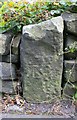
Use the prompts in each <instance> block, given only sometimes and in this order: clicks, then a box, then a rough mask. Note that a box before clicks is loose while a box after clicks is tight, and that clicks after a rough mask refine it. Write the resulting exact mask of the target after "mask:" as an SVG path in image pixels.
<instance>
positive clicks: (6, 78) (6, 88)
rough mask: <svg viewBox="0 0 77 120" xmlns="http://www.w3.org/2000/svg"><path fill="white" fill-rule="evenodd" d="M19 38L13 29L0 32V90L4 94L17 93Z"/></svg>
mask: <svg viewBox="0 0 77 120" xmlns="http://www.w3.org/2000/svg"><path fill="white" fill-rule="evenodd" d="M20 38H21V35H20V34H18V35H17V36H16V37H14V33H13V31H8V32H6V33H4V34H0V83H1V84H2V89H0V92H3V93H6V94H7V93H8V94H16V93H17V89H16V88H17V86H18V84H19V81H18V74H17V72H18V70H19V68H18V64H19V42H20Z"/></svg>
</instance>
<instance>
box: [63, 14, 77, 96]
mask: <svg viewBox="0 0 77 120" xmlns="http://www.w3.org/2000/svg"><path fill="white" fill-rule="evenodd" d="M62 17H63V19H64V24H65V31H64V52H65V54H64V69H63V71H64V75H63V76H64V78H63V79H64V82H65V83H66V84H65V86H64V90H63V95H64V96H65V97H67V98H72V97H73V96H74V94H75V92H76V91H77V13H69V12H65V13H63V15H62Z"/></svg>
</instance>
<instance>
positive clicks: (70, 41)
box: [64, 34, 77, 60]
mask: <svg viewBox="0 0 77 120" xmlns="http://www.w3.org/2000/svg"><path fill="white" fill-rule="evenodd" d="M64 44H65V52H66V53H65V59H66V60H70V59H76V57H77V37H76V36H73V35H70V34H66V38H65V39H64ZM70 48H72V49H75V50H76V51H74V52H68V51H69V50H70ZM66 49H68V50H66Z"/></svg>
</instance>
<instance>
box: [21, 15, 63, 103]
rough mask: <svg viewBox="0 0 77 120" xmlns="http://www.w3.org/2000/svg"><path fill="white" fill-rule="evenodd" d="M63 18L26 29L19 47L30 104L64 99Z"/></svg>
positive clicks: (27, 98)
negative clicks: (62, 96) (62, 91)
mask: <svg viewBox="0 0 77 120" xmlns="http://www.w3.org/2000/svg"><path fill="white" fill-rule="evenodd" d="M62 51H63V19H62V17H61V16H59V17H55V18H52V19H50V20H47V21H44V22H41V23H39V24H34V25H28V26H24V27H23V35H22V40H21V45H20V56H21V72H22V80H23V96H24V98H26V100H27V101H29V102H51V101H52V100H54V99H55V98H57V97H59V96H61V79H62V70H63V55H62V54H61V53H62Z"/></svg>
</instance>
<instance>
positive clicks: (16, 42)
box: [12, 34, 21, 55]
mask: <svg viewBox="0 0 77 120" xmlns="http://www.w3.org/2000/svg"><path fill="white" fill-rule="evenodd" d="M20 39H21V34H18V35H17V37H15V38H14V40H13V42H12V53H13V54H15V55H18V52H19V44H20Z"/></svg>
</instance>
